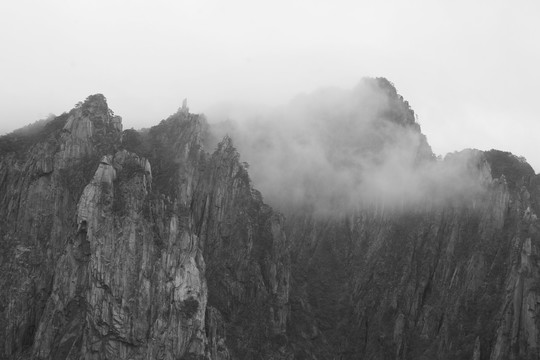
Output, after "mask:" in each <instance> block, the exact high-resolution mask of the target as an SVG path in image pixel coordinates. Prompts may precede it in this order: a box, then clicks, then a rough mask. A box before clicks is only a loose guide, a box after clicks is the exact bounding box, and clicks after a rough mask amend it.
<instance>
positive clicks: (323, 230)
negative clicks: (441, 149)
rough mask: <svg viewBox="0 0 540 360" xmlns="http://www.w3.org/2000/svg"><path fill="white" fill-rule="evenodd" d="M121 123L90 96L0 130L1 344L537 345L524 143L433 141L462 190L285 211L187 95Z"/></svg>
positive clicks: (530, 174)
mask: <svg viewBox="0 0 540 360" xmlns="http://www.w3.org/2000/svg"><path fill="white" fill-rule="evenodd" d="M373 84H374V85H376V86H377V87H378V88H382V89H383V90H384V89H386V90H385V91H386V93H385V94H386V95H385V96H387V97H388V99H387V100H388V103H389V104H390V105H389V108H388V109H385V108H383V109H382V110H381V113H380V114H379V115H380V117H381V118H384V119H385V121H390V122H394V123H396V124H397V125H398V126H399V127H404V128H405V129H406V130H407V129H408V127H410V128H412V130H414V131H413V132H414V133H415V134H416V135H419V137H418V138H417V137H415V139H419V141H417V142H415V143H414V144H413V145H414V148H413V150H414V151H413V153H414V156H415V161H416V163H422V162H430V161H434V160H433V154H432V153H431V150H430V148H429V145H428V144H427V141H426V140H425V137H423V135H421V133H420V129H419V127H418V125H417V124H416V122H415V119H414V113H413V112H412V110H411V109H410V107H409V106H408V104H407V103H406V102H404V100H403V98H401V97H400V96H399V95H398V94H397V92H396V91H395V88H394V87H393V86H392V85H391V84H390V83H389V82H387V81H385V80H384V79H377V80H376V81H374V82H373ZM327 115H328V114H327ZM328 116H330V115H328ZM329 129H330V128H329ZM121 130H122V126H121V119H120V118H119V117H116V116H114V115H113V113H112V111H110V109H109V108H108V105H107V103H106V100H105V98H104V97H103V96H102V95H93V96H90V97H89V98H88V99H87V100H86V101H85V102H84V103H81V104H78V105H77V107H76V108H75V109H73V110H72V111H70V112H69V113H67V114H64V115H61V116H59V117H57V118H56V119H53V120H52V121H50V122H49V123H47V124H46V125H44V126H43V129H42V130H41V131H40V132H39V133H38V134H33V135H32V136H31V137H20V136H18V135H17V136H11V137H8V138H2V139H0V154H1V158H0V240H1V241H0V250H1V251H0V260H1V261H0V286H1V288H2V290H1V291H0V325H1V326H0V358H6V359H16V358H20V359H96V360H97V359H174V360H177V359H219V360H232V359H359V358H360V359H411V360H412V359H415V360H416V359H426V360H427V359H467V360H469V359H473V360H488V359H489V360H502V359H516V360H517V359H532V358H538V356H539V341H540V338H539V326H540V325H539V324H538V320H537V319H538V318H539V316H540V313H539V312H540V309H539V307H538V303H539V301H540V299H539V293H538V291H539V290H538V286H537V285H538V282H539V280H540V270H539V262H538V256H539V248H538V244H539V240H540V235H539V223H538V219H537V214H538V212H539V211H540V176H538V175H534V171H533V170H532V169H531V168H530V166H528V164H526V162H524V160H523V159H520V158H517V157H515V156H513V155H511V154H509V153H504V152H500V151H495V150H492V151H489V152H480V151H466V152H463V153H460V154H454V155H453V156H451V157H449V158H448V159H447V160H446V161H449V162H452V161H459V159H460V157H462V156H463V157H464V158H467V159H470V161H469V163H467V164H466V167H467V171H470V172H471V173H470V175H471V177H470V179H468V180H467V181H473V182H474V184H478V185H479V187H480V188H482V189H483V191H480V192H477V193H475V195H474V196H448V197H446V198H443V200H439V201H430V200H429V199H428V200H427V201H424V199H423V200H422V201H416V202H415V203H414V204H413V205H414V206H411V203H407V202H399V201H397V202H396V201H393V202H386V201H383V200H381V201H379V198H378V197H373V198H366V199H367V200H365V202H363V203H361V204H358V206H357V207H355V208H354V209H352V210H351V208H350V207H346V208H344V209H342V210H341V211H340V209H339V208H337V209H336V208H335V207H334V208H333V209H336V211H334V212H331V213H329V212H320V211H319V212H318V211H317V209H316V208H314V207H313V206H311V207H310V206H305V207H301V208H296V209H295V208H287V209H286V211H287V212H286V217H284V216H282V215H280V214H278V213H276V212H275V211H273V210H272V209H271V208H270V207H269V206H267V205H265V204H264V202H263V200H262V195H261V194H260V193H259V192H258V191H256V190H255V189H253V187H252V184H251V180H250V177H249V175H248V165H247V164H245V163H241V162H240V160H239V159H240V155H239V153H238V152H237V150H236V149H235V147H234V144H233V141H232V140H231V139H230V138H229V137H225V138H224V139H223V140H222V141H221V142H219V144H218V145H217V148H216V149H215V150H214V149H212V150H214V151H213V152H211V153H210V152H209V151H208V150H210V149H209V145H208V138H209V134H208V126H207V125H206V122H205V120H204V118H203V117H201V116H197V115H193V114H190V113H189V111H188V110H187V106H184V107H182V108H181V109H180V110H179V112H178V113H176V114H174V115H172V116H171V117H169V118H168V119H166V120H164V121H162V122H161V123H160V124H159V125H157V126H154V127H153V128H151V129H149V130H147V131H144V132H137V131H134V130H126V131H123V132H122V131H121ZM340 131H342V132H345V131H346V129H340ZM420 135H421V136H420ZM350 140H351V141H353V140H354V139H350ZM390 140H391V139H390ZM353 142H354V141H353ZM359 146H360V147H361V146H363V144H360V145H359ZM205 147H206V148H205ZM375 148H376V147H375ZM371 150H373V149H371ZM454 180H455V181H459V178H456V179H453V181H454ZM450 185H451V184H450ZM451 194H454V193H451ZM316 204H318V203H316Z"/></svg>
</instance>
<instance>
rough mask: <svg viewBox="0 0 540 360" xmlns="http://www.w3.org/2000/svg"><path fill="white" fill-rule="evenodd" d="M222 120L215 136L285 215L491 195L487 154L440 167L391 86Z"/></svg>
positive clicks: (310, 98) (310, 97)
mask: <svg viewBox="0 0 540 360" xmlns="http://www.w3.org/2000/svg"><path fill="white" fill-rule="evenodd" d="M221 110H224V111H223V112H221V113H220V112H219V111H216V112H215V113H214V114H210V115H209V120H210V122H211V123H212V122H213V121H212V120H213V119H214V120H215V119H219V120H223V119H225V118H226V119H227V120H226V121H219V122H217V123H214V124H213V125H212V126H211V128H212V130H213V132H214V134H215V135H216V137H217V138H220V137H222V136H224V135H225V134H229V135H230V136H231V137H232V139H233V141H234V144H235V146H236V147H237V148H238V150H239V152H240V155H241V158H242V160H243V161H246V162H247V163H249V165H250V170H249V172H250V176H251V178H252V180H253V183H254V187H255V188H257V189H259V190H260V191H261V193H262V194H263V196H264V198H265V200H266V201H267V202H268V203H270V204H271V205H273V206H274V207H277V208H278V209H280V210H282V211H287V209H290V208H298V207H309V208H313V210H315V211H317V212H323V213H328V212H334V211H336V210H348V209H352V208H358V207H362V206H364V205H369V204H374V203H384V204H387V205H389V206H406V205H408V204H415V203H418V202H420V201H431V202H444V201H454V200H456V199H459V198H467V197H468V196H470V195H471V194H473V193H477V192H479V191H482V189H483V181H484V180H482V179H486V177H489V175H488V174H487V173H486V168H485V167H482V160H481V155H480V153H479V152H476V151H465V152H462V153H459V154H453V155H450V156H447V158H446V159H445V160H444V161H442V160H440V159H436V158H435V156H434V155H433V153H432V151H431V148H430V147H429V145H428V143H427V141H426V138H425V136H424V135H423V134H422V133H421V131H420V126H419V125H418V123H417V122H416V119H415V114H414V112H413V111H412V110H411V109H410V107H409V105H408V103H407V102H406V101H404V100H403V98H402V97H401V96H400V95H399V94H397V92H396V90H395V88H394V87H393V85H392V84H391V83H389V82H388V81H387V80H385V79H380V78H379V79H364V80H362V81H361V82H360V83H359V84H358V85H357V86H356V87H355V88H354V89H352V90H342V89H336V88H326V89H321V90H318V91H316V92H314V93H311V94H306V95H301V96H298V97H297V98H295V99H293V100H292V101H291V102H290V103H289V104H287V105H285V106H281V107H276V108H274V109H271V110H268V109H266V110H265V111H263V112H261V111H259V112H257V111H256V110H255V109H254V108H247V107H234V106H229V107H228V108H225V107H224V108H222V109H221ZM225 110H227V111H225Z"/></svg>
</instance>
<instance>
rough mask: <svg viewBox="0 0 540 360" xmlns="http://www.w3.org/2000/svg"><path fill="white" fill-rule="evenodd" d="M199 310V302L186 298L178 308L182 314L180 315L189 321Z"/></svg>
mask: <svg viewBox="0 0 540 360" xmlns="http://www.w3.org/2000/svg"><path fill="white" fill-rule="evenodd" d="M198 310H199V302H198V301H197V299H195V298H192V297H190V298H187V299H186V300H184V301H182V304H181V306H180V311H181V312H182V315H184V317H185V318H186V319H191V318H193V316H195V314H196V313H197V311H198Z"/></svg>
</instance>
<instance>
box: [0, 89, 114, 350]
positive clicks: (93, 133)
mask: <svg viewBox="0 0 540 360" xmlns="http://www.w3.org/2000/svg"><path fill="white" fill-rule="evenodd" d="M104 104H105V105H104ZM89 108H95V109H94V111H93V112H89V110H88V109H89ZM109 118H110V116H109V113H108V108H107V107H106V103H105V100H104V98H103V96H101V95H96V96H94V97H92V98H89V99H87V101H86V102H85V103H84V104H81V106H80V107H79V108H77V109H74V110H72V111H71V112H70V113H69V114H64V115H61V116H59V117H58V118H56V119H54V120H52V121H51V122H50V123H48V124H47V125H46V126H45V127H44V130H43V131H42V132H41V133H40V134H39V135H40V137H33V138H31V141H27V139H24V138H20V139H16V142H13V143H12V144H11V145H12V147H11V148H13V147H14V148H15V149H16V150H17V151H14V152H8V153H7V154H4V156H3V157H2V160H1V162H0V169H1V170H0V179H1V181H0V189H1V191H0V194H1V195H0V209H1V210H0V214H1V216H0V217H1V218H2V223H1V226H0V235H1V237H2V262H1V264H0V267H1V268H2V269H1V273H2V276H0V285H1V286H2V289H4V291H2V293H1V301H0V304H1V305H0V311H1V312H0V319H1V320H0V321H1V323H2V330H0V332H1V333H0V338H1V339H2V341H1V345H0V349H1V351H0V353H2V354H3V356H10V354H16V353H21V352H28V351H29V349H30V348H31V346H32V343H33V337H34V335H35V331H36V329H37V327H38V325H39V321H40V318H41V316H42V313H43V309H44V307H45V304H46V302H47V298H48V297H49V295H50V292H51V289H52V282H53V275H54V268H55V265H56V262H57V260H58V258H59V257H60V256H61V253H62V251H63V250H64V248H65V243H66V241H67V239H68V238H69V237H70V236H72V233H73V232H74V231H75V230H76V223H75V218H74V216H73V215H74V214H75V213H76V206H77V200H78V198H79V197H80V195H81V193H82V190H83V188H84V186H85V185H86V183H87V182H88V180H89V179H90V178H91V176H92V173H93V171H94V170H95V168H94V167H95V166H97V163H98V162H99V151H98V146H97V145H98V143H99V141H100V140H101V138H102V137H103V136H108V137H110V138H111V139H114V138H117V139H119V136H120V133H119V132H118V131H115V129H112V128H111V127H110V126H109V122H108V120H109ZM80 124H84V125H81V126H79V125H80Z"/></svg>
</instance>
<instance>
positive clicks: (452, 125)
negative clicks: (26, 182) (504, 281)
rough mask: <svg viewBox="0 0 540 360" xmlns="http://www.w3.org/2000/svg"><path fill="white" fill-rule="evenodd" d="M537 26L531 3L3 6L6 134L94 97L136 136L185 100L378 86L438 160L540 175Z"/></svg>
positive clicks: (202, 103) (2, 127)
mask: <svg viewBox="0 0 540 360" xmlns="http://www.w3.org/2000/svg"><path fill="white" fill-rule="evenodd" d="M539 18H540V2H539V1H536V0H534V1H526V0H520V1H493V0H490V1H480V0H479V1H434V0H425V1H339V0H333V1H316V0H311V1H293V0H288V1H271V2H270V1H267V2H256V1H234V0H233V1H162V0H157V1H151V2H150V1H133V0H130V1H127V0H125V1H119V0H108V1H104V0H92V1H79V0H64V1H60V0H51V1H49V0H46V1H43V0H41V1H27V0H19V1H3V2H1V3H0V46H1V51H0V133H3V132H7V131H10V130H13V129H14V128H17V127H20V126H22V125H25V124H27V123H29V122H33V121H35V120H37V119H40V118H44V117H46V116H47V115H48V114H49V113H55V114H60V113H62V112H63V111H67V110H69V109H71V108H72V107H73V105H74V104H75V103H76V102H78V101H80V100H82V99H84V98H86V96H88V95H89V94H92V93H97V92H100V93H103V94H104V95H105V96H106V97H107V98H108V100H109V104H110V106H111V108H112V109H114V111H115V112H116V113H117V114H119V115H121V116H122V117H123V118H124V127H125V128H129V127H135V128H140V127H145V126H150V125H153V124H155V123H156V122H158V121H159V120H161V119H163V118H166V117H167V116H168V115H169V114H171V113H173V112H175V111H176V109H177V108H178V107H179V106H180V105H181V101H182V99H183V98H184V97H187V98H188V99H189V106H190V108H191V111H192V112H206V113H209V114H211V113H212V111H215V109H216V106H217V105H219V106H217V107H218V108H223V107H224V105H223V103H228V102H229V103H230V102H232V103H238V102H242V103H245V104H248V105H249V106H252V107H253V106H271V105H274V104H278V103H284V102H287V101H288V100H289V99H290V98H292V97H294V96H295V95H296V94H298V93H304V92H312V91H313V90H315V89H317V88H319V87H322V86H336V87H341V88H345V89H350V88H353V87H354V86H355V85H356V84H357V83H358V82H359V80H360V79H361V78H362V77H363V76H384V77H387V78H388V79H389V80H391V81H392V82H393V83H395V85H396V87H397V89H398V91H399V92H400V93H401V94H402V95H403V96H404V97H405V98H406V99H407V100H408V101H409V102H410V104H411V106H412V108H413V109H414V110H415V112H416V113H417V114H418V116H419V122H420V124H421V125H422V130H423V132H424V133H425V134H426V135H427V136H428V141H429V142H430V144H431V145H432V147H433V150H434V152H435V153H437V154H444V153H446V152H449V151H453V150H457V149H462V148H465V147H476V148H479V149H490V148H498V149H501V150H509V151H512V152H513V153H515V154H518V155H523V156H525V157H526V158H527V159H528V160H529V162H530V163H531V164H532V165H533V167H534V168H535V170H536V171H537V172H538V171H539V170H540V151H538V137H539V134H540V122H539V121H537V120H538V110H537V104H538V103H539V100H538V99H539V91H538V90H537V89H538V88H537V86H538V84H539V83H540V68H539V64H540V42H539V41H538V39H539V36H540V22H539V21H538V19H539ZM220 104H221V105H220ZM213 109H214V110H213Z"/></svg>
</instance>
